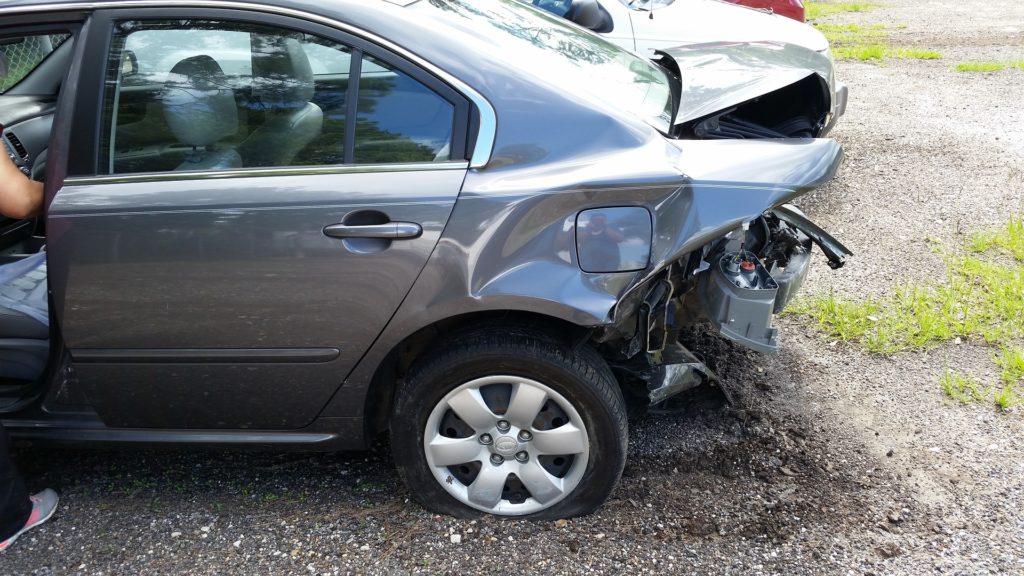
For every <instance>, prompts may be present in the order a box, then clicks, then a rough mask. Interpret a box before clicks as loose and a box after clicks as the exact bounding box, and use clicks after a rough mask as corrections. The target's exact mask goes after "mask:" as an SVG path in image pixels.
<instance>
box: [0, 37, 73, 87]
mask: <svg viewBox="0 0 1024 576" xmlns="http://www.w3.org/2000/svg"><path fill="white" fill-rule="evenodd" d="M67 39H68V35H67V34H50V35H45V36H26V37H24V38H21V39H5V40H3V41H2V43H0V93H3V92H6V91H7V89H8V88H10V87H11V86H14V85H15V84H17V83H18V82H20V81H21V79H22V78H24V77H25V76H26V75H27V74H28V73H29V72H31V71H32V69H34V68H35V67H36V66H38V65H39V63H40V62H42V61H43V59H44V58H46V57H47V56H49V55H50V53H51V52H53V51H54V50H56V49H57V47H58V46H60V45H61V44H63V43H64V41H65V40H67Z"/></svg>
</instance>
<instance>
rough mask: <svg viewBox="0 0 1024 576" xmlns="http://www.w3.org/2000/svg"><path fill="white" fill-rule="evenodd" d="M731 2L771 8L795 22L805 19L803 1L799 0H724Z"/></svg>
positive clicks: (766, 8)
mask: <svg viewBox="0 0 1024 576" xmlns="http://www.w3.org/2000/svg"><path fill="white" fill-rule="evenodd" d="M726 1H727V2H732V3H733V4H740V5H742V6H749V7H751V8H760V9H762V10H771V11H772V12H774V13H775V14H779V15H782V16H785V17H787V18H792V19H793V20H796V21H797V22H804V21H805V20H806V14H805V13H804V3H803V2H801V0H726Z"/></svg>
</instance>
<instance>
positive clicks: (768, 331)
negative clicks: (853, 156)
mask: <svg viewBox="0 0 1024 576" xmlns="http://www.w3.org/2000/svg"><path fill="white" fill-rule="evenodd" d="M771 213H772V214H773V215H774V216H775V217H777V218H778V219H779V220H780V221H781V222H782V223H785V224H786V225H788V227H789V228H791V229H795V230H797V231H799V232H800V234H801V236H800V237H799V238H800V241H799V242H796V243H794V245H792V246H791V247H790V248H789V251H788V254H787V257H786V260H785V266H784V267H777V266H773V269H772V270H769V269H768V268H766V266H765V264H764V262H763V261H762V260H761V259H760V258H759V257H758V256H756V255H753V254H751V253H749V252H745V251H743V250H742V248H741V249H740V251H727V252H724V253H723V252H716V253H715V255H714V256H713V257H712V258H711V262H710V264H711V266H710V269H709V270H708V271H707V272H706V273H705V274H704V275H703V276H702V278H701V280H700V283H699V285H698V295H699V297H700V300H701V303H702V304H703V308H704V312H705V314H706V316H707V317H708V319H710V321H711V323H712V324H713V325H714V326H715V328H716V329H717V330H718V331H719V332H720V333H721V334H722V335H723V336H725V337H726V338H728V339H730V340H733V341H734V342H737V343H739V344H743V345H744V346H747V347H748V348H751V349H753V350H756V351H758V352H765V353H774V352H776V351H778V340H777V337H778V329H777V328H774V327H773V326H772V318H773V316H774V315H775V314H777V313H779V312H781V311H782V310H783V308H785V306H786V305H787V304H788V303H789V302H790V300H792V298H793V296H794V295H795V294H796V293H797V291H798V290H799V289H800V286H801V285H802V284H803V281H804V278H806V276H807V270H808V266H809V264H810V251H809V250H808V249H807V248H809V247H810V242H813V243H814V244H816V245H817V246H818V247H820V248H821V250H822V252H824V254H825V256H826V257H827V258H828V261H829V266H831V267H832V268H833V269H836V268H840V267H842V266H843V264H845V263H846V259H847V258H848V257H850V256H852V255H853V253H852V252H850V250H849V249H847V248H846V247H845V246H843V245H842V244H841V243H840V242H839V241H838V240H836V239H835V238H833V237H832V236H831V235H829V234H828V233H827V232H825V231H824V230H822V229H821V228H820V227H818V226H817V225H816V224H814V223H812V222H811V221H810V220H808V219H807V218H806V217H805V216H804V215H803V214H801V213H800V212H799V210H798V209H796V208H795V207H791V206H788V205H784V206H780V207H778V208H775V209H773V210H771Z"/></svg>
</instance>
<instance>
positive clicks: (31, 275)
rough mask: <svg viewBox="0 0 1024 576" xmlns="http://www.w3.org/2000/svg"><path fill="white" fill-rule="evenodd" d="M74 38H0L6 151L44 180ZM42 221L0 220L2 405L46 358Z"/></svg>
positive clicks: (22, 167)
mask: <svg viewBox="0 0 1024 576" xmlns="http://www.w3.org/2000/svg"><path fill="white" fill-rule="evenodd" d="M72 45H73V39H72V38H71V35H70V34H68V33H65V32H61V33H46V34H37V35H31V36H23V37H18V38H11V39H0V54H2V60H3V62H4V66H3V68H4V70H3V72H4V74H3V79H2V81H0V89H2V90H3V93H2V95H0V123H2V124H3V126H4V129H3V134H2V137H0V141H2V142H3V144H2V147H3V152H4V153H6V154H7V155H8V157H10V159H11V160H12V161H13V162H14V164H15V166H17V167H18V168H19V169H20V170H21V171H22V173H24V174H25V175H26V176H29V177H30V178H32V179H34V180H37V181H42V180H43V179H44V176H45V173H46V156H47V154H46V150H47V147H48V146H49V140H50V128H51V125H52V122H53V113H54V110H55V108H56V104H57V96H58V94H59V91H60V86H61V83H62V81H63V78H64V74H65V70H66V69H67V66H68V63H69V62H70V56H71V51H72ZM44 250H45V230H44V220H43V219H42V218H35V219H29V220H17V219H13V218H7V217H3V216H0V406H2V405H4V404H6V403H7V402H8V401H10V399H16V398H18V397H19V396H20V394H19V392H20V391H21V390H22V389H23V388H24V387H25V386H27V385H30V384H31V383H32V382H34V381H35V380H37V379H38V378H39V377H40V376H41V375H42V373H43V371H44V370H45V368H46V364H47V359H48V357H49V352H50V346H49V338H50V328H49V306H48V302H47V299H48V292H47V276H46V257H45V253H44Z"/></svg>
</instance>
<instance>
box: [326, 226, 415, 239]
mask: <svg viewBox="0 0 1024 576" xmlns="http://www.w3.org/2000/svg"><path fill="white" fill-rule="evenodd" d="M421 234H423V228H422V227H421V226H420V225H419V224H416V223H415V222H388V223H387V224H363V225H349V224H331V225H330V226H325V227H324V235H325V236H330V237H331V238H384V239H386V240H411V239H413V238H419V237H420V235H421Z"/></svg>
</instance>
